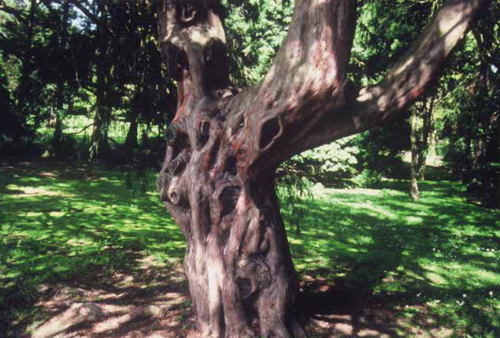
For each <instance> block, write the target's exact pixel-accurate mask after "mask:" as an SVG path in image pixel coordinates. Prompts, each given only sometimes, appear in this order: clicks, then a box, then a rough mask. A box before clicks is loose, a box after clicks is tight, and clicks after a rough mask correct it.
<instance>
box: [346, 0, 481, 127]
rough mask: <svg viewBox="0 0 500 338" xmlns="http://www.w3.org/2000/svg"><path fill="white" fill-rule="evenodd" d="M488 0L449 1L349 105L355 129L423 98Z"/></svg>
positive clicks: (379, 120)
mask: <svg viewBox="0 0 500 338" xmlns="http://www.w3.org/2000/svg"><path fill="white" fill-rule="evenodd" d="M487 2H489V1H488V0H452V1H448V2H447V3H445V4H444V5H443V7H442V8H441V9H440V10H439V11H438V12H437V13H436V15H435V16H434V18H433V19H432V21H431V23H430V24H429V25H428V26H427V27H426V29H425V30H424V31H423V32H422V34H421V35H420V36H419V38H418V39H417V40H416V42H415V43H414V44H413V45H412V47H411V48H410V49H409V51H408V52H407V53H406V54H405V56H403V57H402V58H401V59H400V60H399V61H398V62H397V63H396V64H395V65H394V66H393V67H392V69H391V70H390V71H389V72H388V73H387V75H386V76H385V78H384V79H383V80H382V81H381V82H380V83H379V84H378V85H376V86H373V87H368V88H364V89H362V90H361V91H360V93H359V96H358V97H357V99H356V102H355V103H354V104H352V106H350V109H351V111H352V120H353V123H354V127H355V129H354V130H353V132H358V131H362V130H365V129H369V128H371V127H373V126H376V125H379V124H380V123H382V122H383V121H384V120H387V119H389V118H390V117H392V116H394V115H395V114H397V113H398V112H401V111H403V110H405V108H407V107H408V106H409V105H411V104H412V103H414V102H415V101H416V100H417V99H418V98H419V97H421V96H422V95H423V94H424V93H425V91H426V90H427V89H428V88H429V87H430V86H431V85H432V84H433V83H434V82H435V80H436V79H437V77H438V76H439V74H440V70H441V68H442V66H443V64H444V61H445V60H446V58H447V56H448V55H450V53H451V52H452V50H453V49H454V47H455V46H456V45H457V44H458V43H459V42H460V41H461V40H462V38H463V37H464V36H465V34H466V33H467V31H468V30H469V28H470V27H471V21H472V19H473V18H474V17H475V15H476V14H477V12H478V10H479V9H480V8H481V7H482V6H483V5H485V4H486V3H487Z"/></svg>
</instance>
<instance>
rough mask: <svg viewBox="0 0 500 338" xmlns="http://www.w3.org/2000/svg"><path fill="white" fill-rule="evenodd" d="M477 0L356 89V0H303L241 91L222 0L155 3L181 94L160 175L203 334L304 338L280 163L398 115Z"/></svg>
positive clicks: (449, 10)
mask: <svg viewBox="0 0 500 338" xmlns="http://www.w3.org/2000/svg"><path fill="white" fill-rule="evenodd" d="M483 2H485V1H480V0H472V1H466V0H455V1H450V2H448V3H447V4H446V5H445V6H444V7H443V9H442V10H441V11H439V12H438V14H437V16H436V17H435V18H434V20H433V22H432V23H431V24H430V26H429V28H427V29H426V31H424V33H423V34H422V36H421V38H420V39H419V40H418V41H417V42H416V43H415V45H414V46H413V47H412V49H411V51H410V52H409V53H408V54H407V56H405V57H404V58H403V59H402V60H401V61H400V62H398V63H397V64H396V65H395V66H394V67H393V69H392V70H390V71H389V73H388V75H387V76H386V78H385V79H384V80H383V81H382V82H381V83H380V84H379V85H377V86H375V87H372V88H368V89H365V90H362V91H359V90H357V89H356V88H354V87H353V86H352V85H351V84H349V83H348V81H347V80H346V72H347V65H348V62H349V54H350V50H351V47H352V40H353V37H354V27H355V7H356V2H355V1H353V0H297V1H296V3H295V12H294V15H293V19H292V23H291V26H290V28H289V34H288V37H287V38H286V40H285V42H284V44H283V46H282V48H281V50H280V51H279V54H278V56H277V58H276V61H275V63H274V64H273V66H272V67H271V70H270V72H269V73H268V74H267V75H266V77H265V78H264V79H263V81H262V82H261V83H260V84H258V85H256V86H254V87H251V88H246V89H244V90H242V91H240V90H236V89H234V88H233V87H232V86H231V83H230V81H229V76H228V70H227V60H226V48H225V42H226V41H225V36H224V30H223V27H222V23H221V20H220V16H219V13H220V3H219V1H218V0H198V1H195V0H185V1H181V0H162V1H160V3H159V7H158V29H159V36H160V40H159V43H160V47H161V49H162V50H163V52H164V54H165V55H166V57H167V59H168V64H169V69H170V74H171V75H172V76H173V77H175V78H176V79H177V81H178V83H179V102H178V111H177V114H176V116H175V118H174V120H173V122H172V125H171V126H170V128H169V130H168V135H167V139H168V141H167V143H168V144H167V153H166V157H165V161H164V165H163V168H162V170H161V173H160V175H159V178H158V182H157V183H158V190H159V191H160V195H161V199H162V201H164V202H165V206H166V208H167V209H168V210H169V211H170V213H171V214H172V216H173V217H174V219H175V220H176V222H177V223H178V224H179V226H180V227H181V229H182V231H183V233H184V236H185V237H186V243H187V249H186V257H185V270H186V275H187V277H188V281H189V288H190V293H191V297H192V299H193V303H194V306H195V309H196V315H197V326H198V330H199V332H200V336H203V337H208V336H212V337H223V336H224V337H246V336H256V335H257V334H259V335H261V336H264V337H299V336H301V329H300V327H299V325H298V324H297V320H296V314H295V313H294V310H295V309H294V301H295V297H296V293H297V282H296V280H295V277H294V269H293V265H292V260H291V257H290V253H289V248H288V242H287V239H286V233H285V229H284V227H283V222H282V220H281V216H280V212H279V206H278V201H277V198H276V194H275V189H274V173H275V170H276V168H277V166H278V165H279V164H280V163H281V162H283V161H284V160H286V159H287V158H289V157H291V156H293V155H294V154H296V153H299V152H301V151H303V150H306V149H309V148H312V147H315V146H318V145H321V144H324V143H327V142H331V141H333V140H335V139H338V138H341V137H344V136H347V135H351V134H355V133H358V132H360V131H363V130H366V129H368V128H370V127H372V126H374V125H376V124H377V123H380V122H381V121H382V120H384V119H386V118H388V117H389V116H390V115H392V114H394V113H396V112H398V111H401V110H403V109H405V108H406V107H407V106H408V105H409V104H411V103H412V102H413V101H414V100H416V99H417V98H418V97H419V96H420V95H421V94H422V93H423V92H424V90H425V89H426V88H427V87H428V86H429V84H430V83H431V80H432V79H433V78H435V77H436V75H437V73H438V70H439V68H440V66H441V64H442V62H443V61H444V59H445V58H446V56H447V55H448V54H449V53H450V51H451V49H452V48H453V46H454V45H455V44H456V43H457V42H458V41H459V40H460V39H461V37H463V35H464V34H465V32H466V30H467V28H468V24H469V22H470V20H471V18H472V16H473V14H474V13H475V12H476V11H477V10H478V8H479V6H480V4H481V3H483Z"/></svg>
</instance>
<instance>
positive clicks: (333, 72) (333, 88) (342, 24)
mask: <svg viewBox="0 0 500 338" xmlns="http://www.w3.org/2000/svg"><path fill="white" fill-rule="evenodd" d="M488 2H489V1H488V0H451V1H448V2H446V3H445V4H444V5H443V7H442V8H441V9H440V10H439V11H438V12H437V13H436V15H435V16H434V18H433V20H432V21H431V23H430V24H429V25H428V26H427V28H426V29H425V30H424V31H423V32H422V34H421V35H420V37H419V38H418V39H417V40H416V42H415V43H414V44H413V46H412V47H411V48H410V50H409V51H408V52H407V53H406V55H405V56H403V57H402V58H401V59H400V60H399V61H398V62H397V63H396V64H395V65H394V67H392V69H391V70H389V72H388V73H387V75H386V76H385V78H384V79H383V80H382V81H381V82H380V83H379V84H378V85H376V86H373V87H369V88H365V89H363V90H361V91H359V90H356V89H355V88H354V86H352V85H351V84H349V83H347V82H346V80H345V73H346V68H347V62H348V58H349V53H350V48H351V44H352V42H351V41H352V35H353V28H352V26H353V25H354V18H353V16H354V15H353V12H354V8H353V6H354V5H353V2H352V1H347V0H346V1H342V0H337V1H335V0H330V1H319V0H317V1H312V0H311V1H308V0H303V1H297V3H296V7H295V14H294V17H293V20H292V24H291V26H290V32H289V35H288V37H287V40H286V41H285V43H284V46H283V47H282V49H281V51H280V53H279V55H278V57H277V59H276V62H275V63H274V65H273V67H272V68H271V71H270V73H269V74H268V75H267V76H266V77H265V79H264V80H263V82H262V83H261V84H260V85H259V86H258V87H257V88H253V89H250V90H248V91H247V93H246V94H245V92H243V93H242V94H241V95H240V96H241V97H240V98H236V99H235V101H236V103H235V104H238V105H240V106H242V105H245V106H246V107H245V108H246V112H245V114H244V115H245V125H248V126H249V128H250V130H252V131H254V133H257V135H259V137H257V141H256V142H254V144H253V147H251V149H250V150H251V151H250V158H251V161H252V162H253V164H252V168H253V169H254V170H259V169H258V168H260V167H269V166H277V165H278V164H279V163H281V162H282V161H283V160H285V159H287V158H289V157H291V156H293V155H294V154H297V153H300V152H302V151H304V150H306V149H311V148H314V147H317V146H319V145H322V144H326V143H329V142H332V141H334V140H336V139H339V138H342V137H345V136H349V135H353V134H357V133H360V132H362V131H364V130H367V129H369V128H372V127H374V126H377V125H380V124H381V123H383V122H384V121H385V120H387V119H389V118H390V117H392V116H394V115H396V114H397V113H398V112H401V111H404V110H405V109H406V108H407V107H408V106H409V105H411V104H412V103H413V102H415V101H416V100H417V99H418V98H419V97H421V96H422V95H423V94H424V93H425V90H426V89H427V88H429V87H430V85H431V84H432V83H433V81H435V80H436V78H437V77H438V75H439V72H440V70H441V68H442V66H443V63H444V61H445V59H446V58H447V56H448V55H449V54H450V53H451V51H452V50H453V48H454V47H455V46H456V45H457V44H458V42H459V41H460V40H461V39H462V38H463V37H464V36H465V33H466V32H467V31H468V29H469V28H470V23H471V21H472V20H473V18H474V16H475V15H476V14H477V12H478V11H479V9H480V8H481V7H482V6H483V5H485V4H486V3H488ZM320 20H323V21H324V23H321V21H320ZM248 96H250V97H248ZM246 101H249V102H252V104H251V105H246V104H243V103H244V102H246ZM240 109H241V108H240ZM238 116H239V115H237V116H236V117H235V121H237V119H238V118H239V117H238ZM263 140H264V141H263Z"/></svg>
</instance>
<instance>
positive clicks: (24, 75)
mask: <svg viewBox="0 0 500 338" xmlns="http://www.w3.org/2000/svg"><path fill="white" fill-rule="evenodd" d="M37 10H38V2H37V1H36V0H31V1H30V3H29V14H28V19H27V21H26V43H25V46H24V48H25V54H24V58H23V59H22V68H21V77H20V83H19V86H18V88H17V90H16V101H17V102H16V111H17V112H18V113H19V114H20V115H21V116H22V120H23V121H27V120H28V116H29V115H30V114H32V113H33V112H32V107H31V105H30V95H31V94H33V93H32V88H33V86H32V81H31V80H30V78H31V74H32V73H33V71H34V64H33V39H34V37H35V26H36V12H37ZM36 119H37V117H35V120H36Z"/></svg>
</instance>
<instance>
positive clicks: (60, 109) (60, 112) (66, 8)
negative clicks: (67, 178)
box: [49, 1, 70, 144]
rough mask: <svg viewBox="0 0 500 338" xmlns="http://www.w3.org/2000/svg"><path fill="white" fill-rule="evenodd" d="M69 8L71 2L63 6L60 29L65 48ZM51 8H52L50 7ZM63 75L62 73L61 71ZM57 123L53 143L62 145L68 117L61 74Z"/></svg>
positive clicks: (57, 96) (57, 98) (58, 88)
mask: <svg viewBox="0 0 500 338" xmlns="http://www.w3.org/2000/svg"><path fill="white" fill-rule="evenodd" d="M69 7H70V3H69V1H65V2H64V3H63V5H62V9H63V15H62V20H61V27H60V29H61V30H60V35H61V36H60V37H61V46H63V48H66V47H67V46H68V24H69V22H68V21H69ZM49 8H50V6H49ZM60 72H61V73H62V71H60ZM55 97H56V105H55V106H56V107H55V108H56V109H55V112H56V123H55V128H54V136H53V139H52V142H53V143H54V144H57V143H60V142H61V141H62V138H63V119H64V116H65V115H66V114H65V112H64V111H63V107H64V79H63V76H62V74H60V76H59V78H58V80H57V86H56V95H55Z"/></svg>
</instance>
